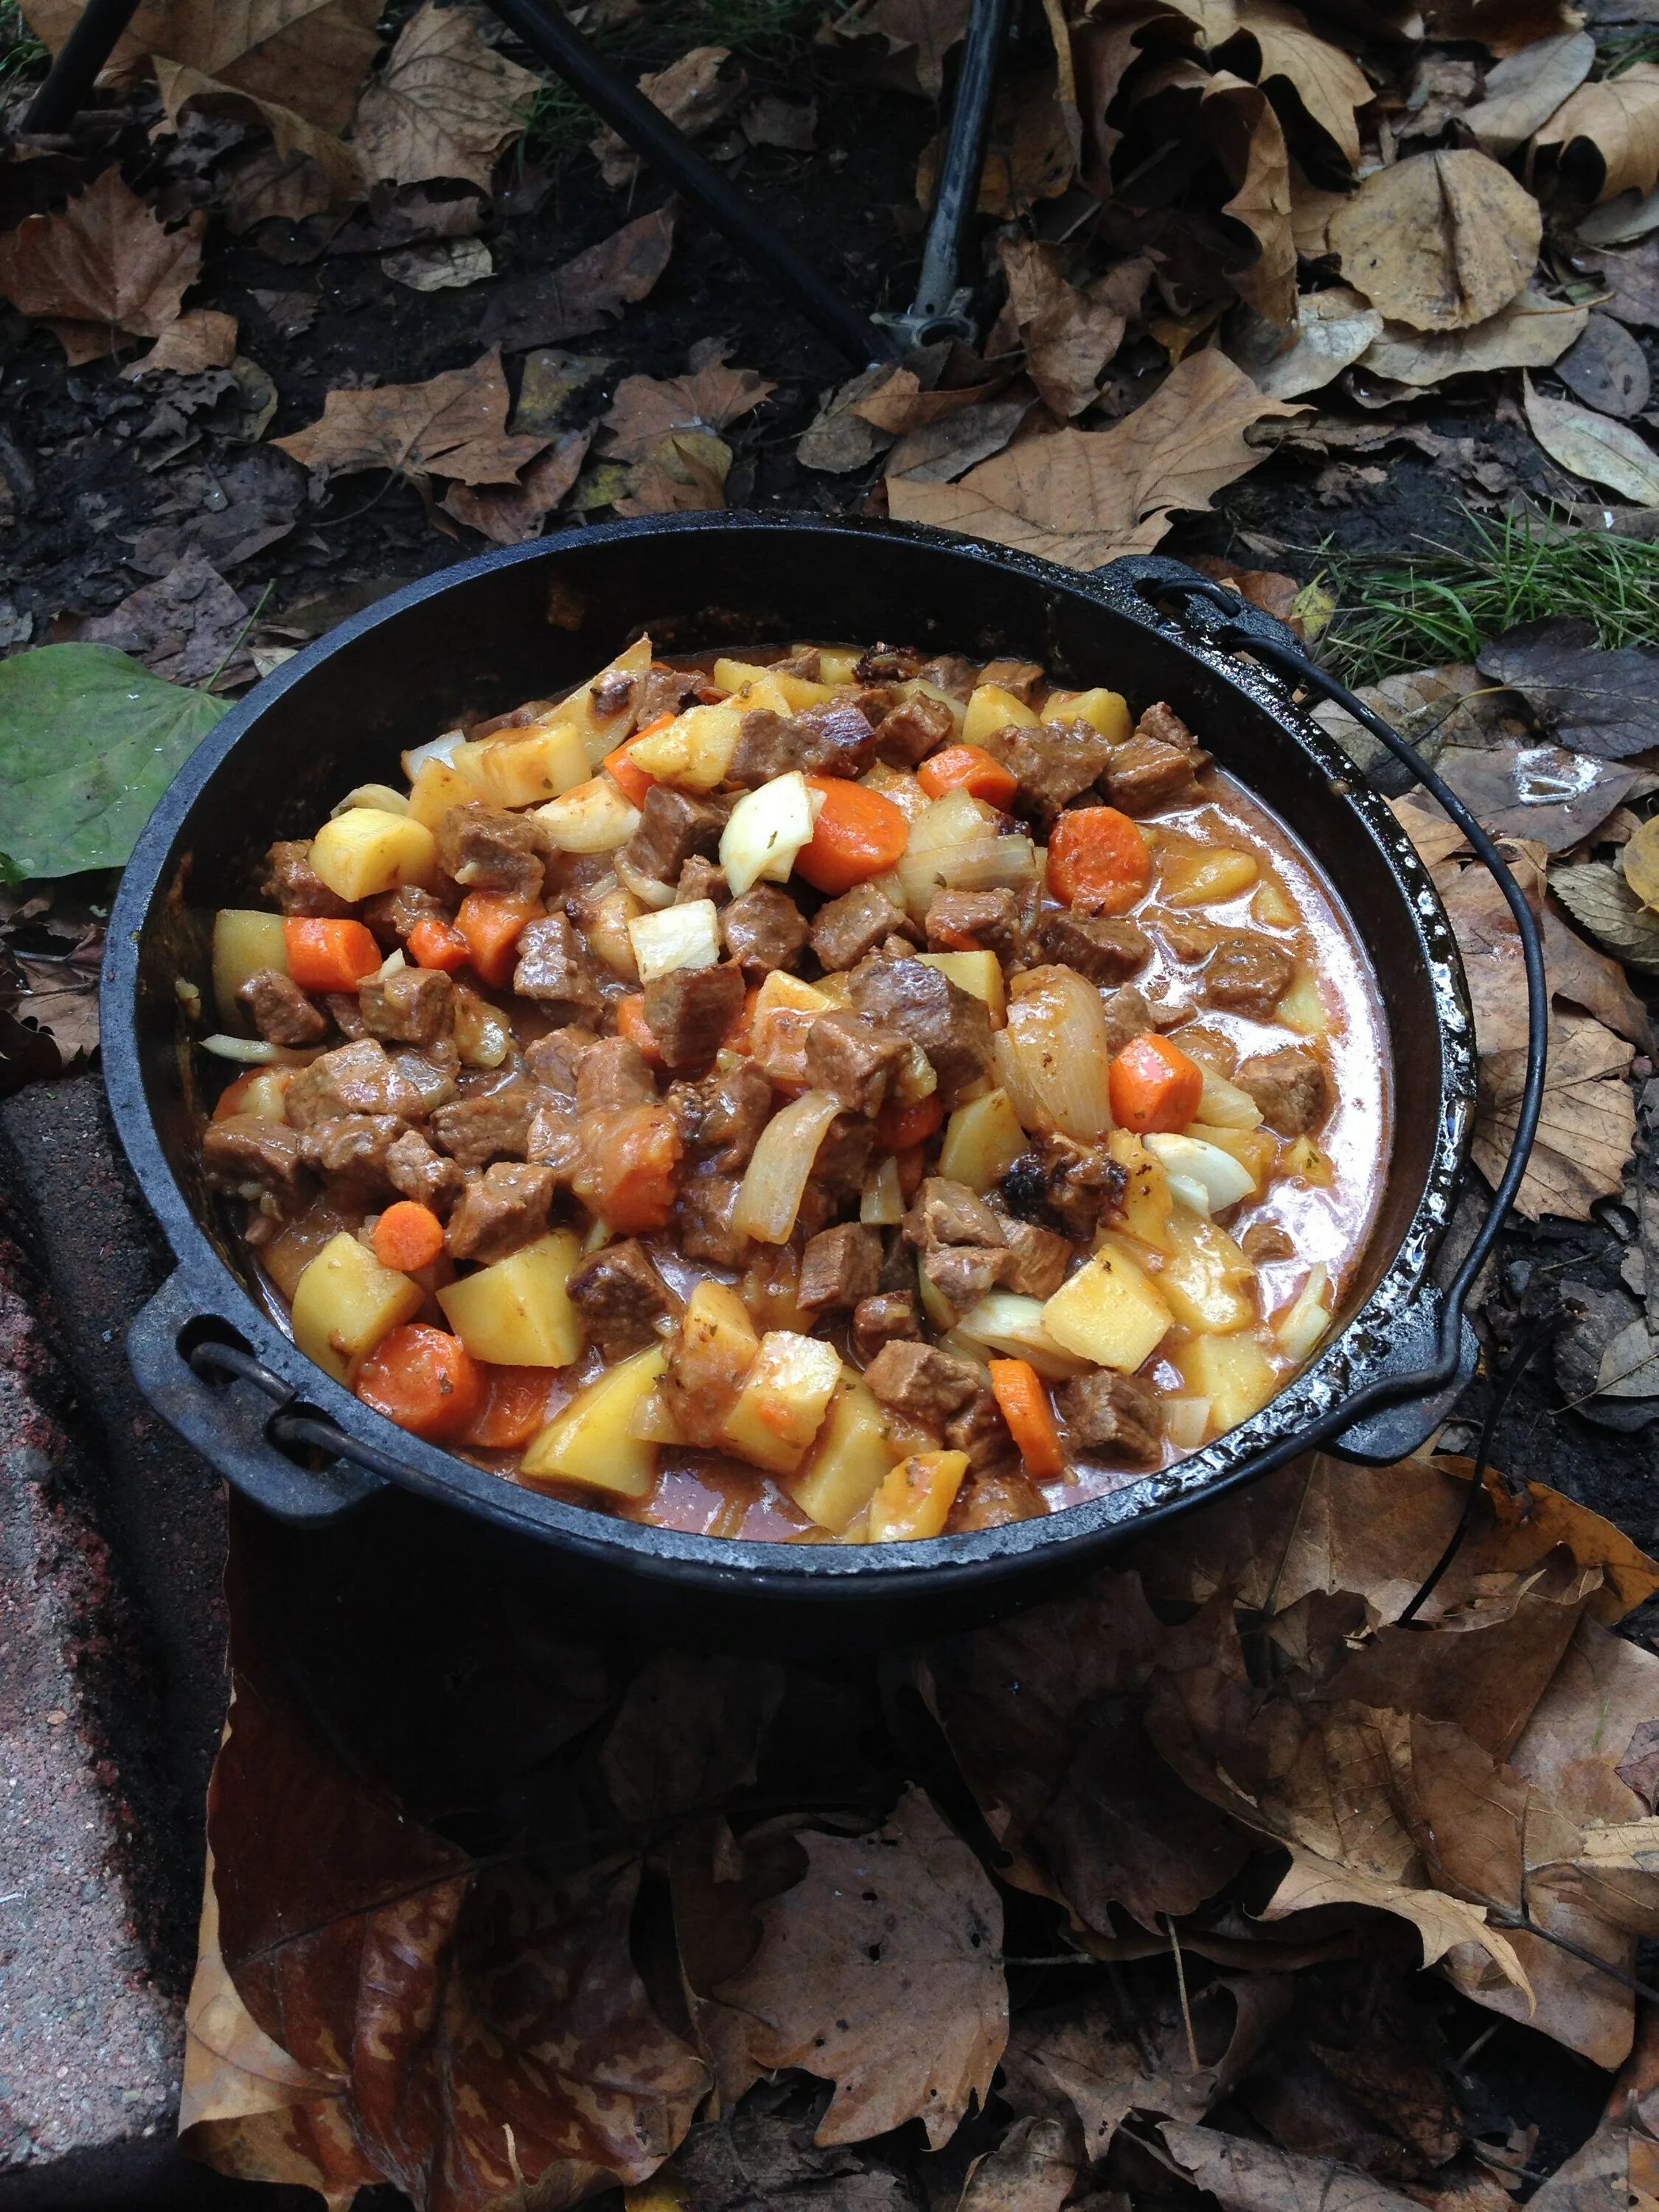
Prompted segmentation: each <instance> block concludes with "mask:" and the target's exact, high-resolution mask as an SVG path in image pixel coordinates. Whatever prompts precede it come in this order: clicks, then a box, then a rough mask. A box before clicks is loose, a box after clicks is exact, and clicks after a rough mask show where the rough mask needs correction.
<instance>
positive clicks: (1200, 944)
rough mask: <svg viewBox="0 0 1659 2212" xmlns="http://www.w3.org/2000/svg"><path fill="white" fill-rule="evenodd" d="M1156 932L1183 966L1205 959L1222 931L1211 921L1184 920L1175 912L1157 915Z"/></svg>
mask: <svg viewBox="0 0 1659 2212" xmlns="http://www.w3.org/2000/svg"><path fill="white" fill-rule="evenodd" d="M1157 919H1158V935H1159V936H1160V937H1161V938H1162V939H1164V943H1165V944H1166V945H1168V946H1169V948H1170V951H1171V952H1172V953H1174V955H1175V957H1176V959H1177V960H1179V961H1180V962H1181V963H1182V965H1183V966H1186V965H1190V963H1192V962H1193V961H1194V960H1207V959H1208V958H1209V957H1210V955H1211V953H1212V952H1213V951H1215V949H1216V946H1217V945H1219V944H1220V942H1221V939H1222V932H1221V931H1220V930H1218V928H1217V927H1216V926H1215V924H1214V923H1213V922H1212V921H1183V920H1182V917H1181V916H1180V915H1177V914H1160V915H1158V918H1157Z"/></svg>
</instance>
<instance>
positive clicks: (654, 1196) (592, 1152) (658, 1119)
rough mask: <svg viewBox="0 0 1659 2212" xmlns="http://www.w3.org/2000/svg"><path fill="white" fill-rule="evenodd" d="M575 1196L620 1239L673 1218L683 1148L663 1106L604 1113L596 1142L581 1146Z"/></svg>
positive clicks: (676, 1124)
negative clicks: (583, 1153)
mask: <svg viewBox="0 0 1659 2212" xmlns="http://www.w3.org/2000/svg"><path fill="white" fill-rule="evenodd" d="M585 1149H586V1151H587V1152H588V1155H589V1157H588V1158H587V1159H586V1161H585V1162H584V1163H583V1165H582V1168H581V1169H580V1170H579V1173H578V1176H577V1180H576V1184H575V1188H576V1194H577V1196H578V1197H579V1198H580V1199H581V1200H583V1202H584V1203H585V1204H586V1205H587V1206H590V1207H591V1208H592V1211H593V1212H595V1213H597V1214H598V1215H599V1218H600V1219H601V1220H602V1221H604V1222H605V1223H606V1224H607V1225H609V1226H610V1227H611V1228H612V1229H614V1230H616V1231H617V1233H618V1234H619V1235H621V1236H623V1237H637V1236H639V1235H641V1233H642V1232H643V1231H646V1230H647V1229H666V1228H667V1226H668V1225H669V1224H670V1222H671V1221H672V1219H673V1218H674V1198H675V1194H676V1176H675V1170H676V1169H677V1168H678V1166H679V1164H680V1154H681V1152H682V1151H683V1149H684V1147H683V1146H682V1145H681V1142H680V1133H679V1126H678V1123H677V1122H676V1121H675V1119H674V1116H673V1115H672V1114H671V1113H670V1112H669V1110H668V1109H667V1108H666V1107H665V1106H630V1107H629V1108H627V1109H625V1110H624V1111H623V1112H622V1113H617V1114H611V1115H606V1116H605V1127H604V1131H603V1134H602V1137H601V1139H600V1141H599V1142H597V1143H593V1144H592V1145H590V1146H587V1147H586V1148H585Z"/></svg>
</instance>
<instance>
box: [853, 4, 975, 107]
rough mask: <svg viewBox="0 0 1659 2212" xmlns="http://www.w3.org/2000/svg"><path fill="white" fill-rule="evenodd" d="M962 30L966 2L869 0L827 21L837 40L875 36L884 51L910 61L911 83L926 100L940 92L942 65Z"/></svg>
mask: <svg viewBox="0 0 1659 2212" xmlns="http://www.w3.org/2000/svg"><path fill="white" fill-rule="evenodd" d="M967 27H968V0H875V4H874V5H873V6H872V7H866V8H861V9H850V8H849V9H845V10H843V11H841V12H840V13H838V14H837V15H836V16H834V17H832V18H831V28H832V30H833V32H834V33H836V34H838V35H840V36H841V37H842V38H854V37H863V38H869V37H877V38H880V39H882V40H884V41H885V42H886V46H887V51H888V52H889V53H895V54H898V53H908V54H912V55H914V57H915V72H916V82H917V85H918V86H919V87H920V88H921V91H922V92H924V93H925V94H927V97H928V98H929V99H930V100H937V99H938V97H939V94H940V93H941V92H942V91H943V90H944V88H945V60H946V58H947V57H948V55H949V54H950V52H951V48H952V47H953V46H957V44H958V43H959V42H960V40H961V39H962V37H963V33H964V32H965V31H966V30H967Z"/></svg>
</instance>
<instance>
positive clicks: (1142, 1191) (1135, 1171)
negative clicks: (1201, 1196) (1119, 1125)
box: [1106, 1129, 1175, 1252]
mask: <svg viewBox="0 0 1659 2212" xmlns="http://www.w3.org/2000/svg"><path fill="white" fill-rule="evenodd" d="M1106 1149H1107V1151H1108V1152H1109V1153H1110V1154H1111V1157H1112V1158H1113V1159H1115V1161H1116V1163H1117V1164H1118V1165H1119V1167H1121V1169H1122V1170H1123V1172H1124V1174H1125V1175H1126V1176H1127V1177H1128V1181H1127V1183H1126V1184H1125V1185H1124V1188H1123V1199H1122V1214H1123V1226H1124V1228H1125V1229H1126V1230H1127V1231H1128V1233H1129V1235H1130V1236H1131V1237H1136V1238H1138V1239H1139V1242H1140V1243H1143V1244H1150V1245H1151V1246H1152V1249H1153V1250H1154V1251H1155V1252H1167V1251H1168V1250H1169V1249H1170V1213H1171V1212H1172V1211H1173V1210H1174V1206H1175V1198H1174V1194H1173V1193H1172V1192H1171V1191H1170V1178H1169V1177H1168V1176H1166V1175H1165V1174H1164V1168H1163V1164H1162V1162H1161V1161H1159V1159H1158V1158H1157V1156H1156V1155H1155V1154H1154V1153H1152V1152H1148V1151H1147V1149H1146V1145H1145V1143H1144V1142H1143V1140H1142V1139H1140V1138H1139V1137H1137V1136H1136V1135H1135V1133H1133V1130H1131V1129H1114V1130H1113V1131H1112V1132H1111V1133H1110V1135H1109V1137H1108V1138H1107V1139H1106Z"/></svg>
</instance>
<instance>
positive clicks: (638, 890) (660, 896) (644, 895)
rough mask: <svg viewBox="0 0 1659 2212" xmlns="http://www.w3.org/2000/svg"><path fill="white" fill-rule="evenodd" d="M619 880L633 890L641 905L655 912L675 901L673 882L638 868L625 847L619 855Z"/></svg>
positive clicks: (626, 887)
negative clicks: (667, 881) (667, 882)
mask: <svg viewBox="0 0 1659 2212" xmlns="http://www.w3.org/2000/svg"><path fill="white" fill-rule="evenodd" d="M617 882H618V883H619V884H621V885H622V887H623V890H625V891H632V892H633V894H634V896H635V898H636V899H637V900H638V901H639V902H640V904H641V906H648V907H649V908H652V910H653V912H660V910H661V909H662V908H664V907H665V906H672V905H673V903H674V886H673V884H665V883H664V882H662V881H661V879H660V878H658V877H656V876H647V874H646V873H645V872H644V871H643V870H642V869H640V868H636V867H635V866H634V863H633V862H632V861H631V860H629V857H628V853H627V848H625V847H624V848H623V850H622V851H621V852H619V853H618V854H617Z"/></svg>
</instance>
